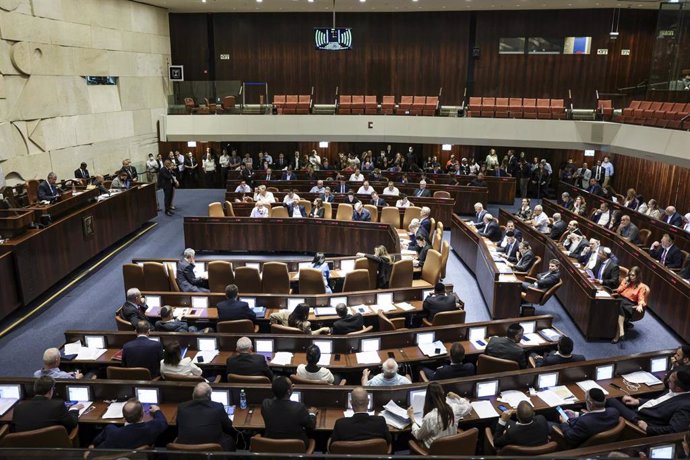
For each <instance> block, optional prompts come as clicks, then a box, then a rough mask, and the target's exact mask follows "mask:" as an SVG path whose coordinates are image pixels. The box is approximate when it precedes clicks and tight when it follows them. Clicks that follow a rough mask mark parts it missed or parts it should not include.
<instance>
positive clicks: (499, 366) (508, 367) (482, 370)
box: [477, 354, 520, 374]
mask: <svg viewBox="0 0 690 460" xmlns="http://www.w3.org/2000/svg"><path fill="white" fill-rule="evenodd" d="M517 370H520V366H519V365H518V363H517V362H515V361H512V360H510V359H503V358H495V357H493V356H489V355H484V354H482V355H479V358H478V359H477V374H493V373H494V372H510V371H517Z"/></svg>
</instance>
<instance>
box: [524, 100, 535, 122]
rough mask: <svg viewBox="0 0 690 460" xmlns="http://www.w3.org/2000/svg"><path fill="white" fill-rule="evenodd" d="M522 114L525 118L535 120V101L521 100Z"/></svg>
mask: <svg viewBox="0 0 690 460" xmlns="http://www.w3.org/2000/svg"><path fill="white" fill-rule="evenodd" d="M522 113H523V116H524V117H525V118H537V100H536V99H532V98H527V97H526V98H524V99H523V100H522Z"/></svg>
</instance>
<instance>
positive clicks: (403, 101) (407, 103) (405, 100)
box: [395, 96, 413, 115]
mask: <svg viewBox="0 0 690 460" xmlns="http://www.w3.org/2000/svg"><path fill="white" fill-rule="evenodd" d="M412 101H413V97H412V96H401V97H400V104H398V107H397V108H396V109H395V114H396V115H405V114H407V113H409V112H410V110H411V109H412Z"/></svg>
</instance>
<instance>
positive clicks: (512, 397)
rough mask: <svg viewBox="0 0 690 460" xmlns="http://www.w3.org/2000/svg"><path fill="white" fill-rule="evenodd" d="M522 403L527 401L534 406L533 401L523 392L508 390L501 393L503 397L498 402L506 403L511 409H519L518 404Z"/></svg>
mask: <svg viewBox="0 0 690 460" xmlns="http://www.w3.org/2000/svg"><path fill="white" fill-rule="evenodd" d="M522 401H527V402H528V403H530V404H531V405H532V406H534V404H532V401H531V400H530V399H529V396H527V395H526V394H525V393H523V392H522V391H517V390H506V391H501V396H500V397H499V398H498V402H502V403H506V404H508V405H509V406H510V407H517V406H518V404H520V402H522Z"/></svg>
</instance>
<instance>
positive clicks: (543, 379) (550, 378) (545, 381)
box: [537, 372, 558, 390]
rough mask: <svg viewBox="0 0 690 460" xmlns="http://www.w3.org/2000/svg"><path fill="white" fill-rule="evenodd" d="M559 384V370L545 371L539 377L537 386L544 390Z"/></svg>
mask: <svg viewBox="0 0 690 460" xmlns="http://www.w3.org/2000/svg"><path fill="white" fill-rule="evenodd" d="M556 385H558V372H545V373H543V374H539V376H538V377H537V388H538V389H540V390H543V389H545V388H551V387H555V386H556Z"/></svg>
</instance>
